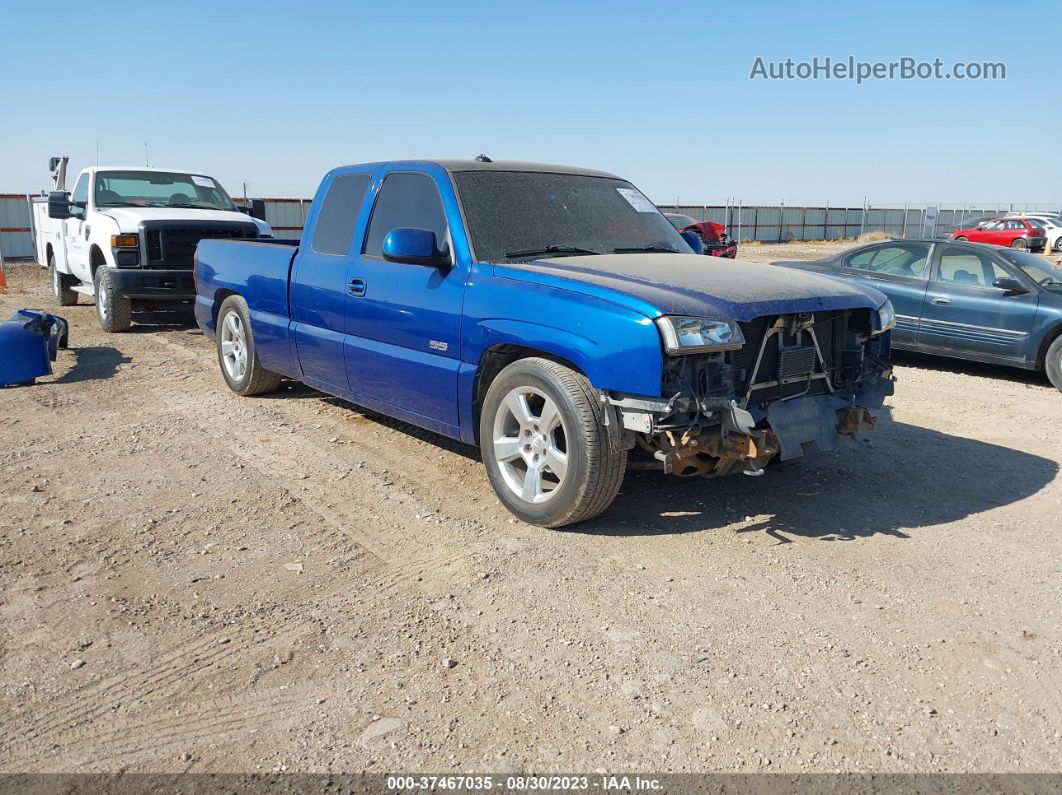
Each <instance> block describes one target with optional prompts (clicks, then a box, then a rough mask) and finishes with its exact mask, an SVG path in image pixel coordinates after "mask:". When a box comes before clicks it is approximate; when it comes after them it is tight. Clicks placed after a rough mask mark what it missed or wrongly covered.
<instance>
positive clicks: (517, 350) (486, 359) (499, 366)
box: [472, 344, 586, 443]
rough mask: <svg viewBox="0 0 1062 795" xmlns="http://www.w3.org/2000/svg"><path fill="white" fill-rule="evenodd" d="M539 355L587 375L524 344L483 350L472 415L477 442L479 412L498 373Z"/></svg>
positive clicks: (558, 357)
mask: <svg viewBox="0 0 1062 795" xmlns="http://www.w3.org/2000/svg"><path fill="white" fill-rule="evenodd" d="M533 356H537V357H539V358H541V359H549V360H550V361H554V362H556V363H557V364H563V365H564V366H565V367H569V368H571V369H572V370H575V372H577V373H580V374H581V375H584V376H585V375H586V373H584V372H583V371H582V369H581V368H579V367H577V366H576V365H574V364H572V363H571V362H570V361H568V360H567V359H565V358H563V357H561V356H557V355H556V354H554V353H547V352H546V351H540V350H538V349H537V348H528V347H525V346H523V345H508V344H502V345H492V346H491V347H489V348H487V350H485V351H484V352H483V356H481V357H480V360H479V369H478V370H477V371H476V385H475V388H474V389H473V395H474V398H473V403H472V416H473V419H474V420H475V423H474V425H473V427H474V428H475V432H476V442H477V443H478V442H479V412H480V408H481V407H482V406H483V399H484V398H485V397H486V396H487V390H488V389H490V385H491V383H493V381H494V379H495V378H497V377H498V373H500V372H501V371H502V370H504V369H505V368H506V367H508V366H509V365H510V364H512V363H513V362H515V361H517V360H519V359H530V358H531V357H533Z"/></svg>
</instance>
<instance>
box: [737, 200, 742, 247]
mask: <svg viewBox="0 0 1062 795" xmlns="http://www.w3.org/2000/svg"><path fill="white" fill-rule="evenodd" d="M737 218H738V222H737V229H738V236H737V239H738V240H739V241H740V240H741V199H738V213H737Z"/></svg>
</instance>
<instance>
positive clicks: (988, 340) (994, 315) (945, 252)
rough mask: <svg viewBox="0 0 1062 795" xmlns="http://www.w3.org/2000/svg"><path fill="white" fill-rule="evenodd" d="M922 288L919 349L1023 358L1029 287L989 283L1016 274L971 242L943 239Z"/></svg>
mask: <svg viewBox="0 0 1062 795" xmlns="http://www.w3.org/2000/svg"><path fill="white" fill-rule="evenodd" d="M938 248H939V254H938V255H937V257H936V263H935V264H934V266H933V276H932V279H931V280H930V283H929V289H928V291H927V292H926V302H925V308H924V310H923V312H922V323H921V325H920V327H919V331H918V341H919V343H920V346H921V347H922V348H924V349H931V350H936V351H939V352H941V353H946V354H950V355H957V356H960V357H961V356H962V355H964V354H965V355H968V356H970V357H971V358H976V359H1003V360H1008V359H1009V360H1024V359H1025V351H1026V348H1027V346H1028V338H1029V331H1030V329H1031V328H1032V324H1033V318H1034V316H1035V315H1036V306H1037V302H1038V299H1037V296H1036V293H1034V292H1028V293H1022V294H1020V295H1016V294H1013V293H1009V292H1008V291H1006V290H1002V289H1000V288H998V287H993V286H992V282H993V281H995V280H996V279H1003V278H1016V279H1018V280H1019V281H1022V282H1023V281H1024V279H1022V278H1021V277H1019V276H1017V275H1016V274H1013V273H1011V272H1010V271H1009V270H1008V269H1007V268H1006V267H1004V266H1003V264H1002V263H1000V262H997V261H996V259H995V258H994V257H992V255H991V254H990V253H989V252H988V251H983V250H978V249H977V248H976V247H974V246H963V245H948V244H942V245H940V246H939V247H938Z"/></svg>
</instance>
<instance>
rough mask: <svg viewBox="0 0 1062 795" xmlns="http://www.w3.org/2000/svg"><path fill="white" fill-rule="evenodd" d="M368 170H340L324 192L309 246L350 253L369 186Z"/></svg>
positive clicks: (314, 248)
mask: <svg viewBox="0 0 1062 795" xmlns="http://www.w3.org/2000/svg"><path fill="white" fill-rule="evenodd" d="M369 180H370V177H369V175H368V174H341V175H340V176H338V177H336V178H335V179H333V180H332V184H331V185H329V186H328V193H327V194H325V197H324V202H322V204H321V210H320V212H318V214H317V222H316V224H315V226H314V230H313V241H312V242H311V244H310V247H311V248H312V249H313V250H314V251H315V252H316V253H318V254H331V255H334V256H343V255H346V254H348V253H350V247H351V243H352V241H353V238H354V225H355V224H356V223H357V221H358V214H359V211H360V210H361V203H362V200H363V199H364V198H365V191H366V190H368V187H369Z"/></svg>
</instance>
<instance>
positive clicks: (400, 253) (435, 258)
mask: <svg viewBox="0 0 1062 795" xmlns="http://www.w3.org/2000/svg"><path fill="white" fill-rule="evenodd" d="M383 255H384V259H385V260H387V261H388V262H408V263H410V264H411V265H426V266H427V267H429V268H448V267H450V265H452V264H453V262H452V261H451V259H450V250H449V247H447V246H446V244H445V243H443V248H441V249H440V247H439V244H438V241H437V240H436V239H435V233H434V232H432V231H430V230H428V229H414V228H413V227H408V226H402V227H399V228H398V229H392V230H391V232H390V233H389V234H388V235H387V237H385V238H384V244H383Z"/></svg>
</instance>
